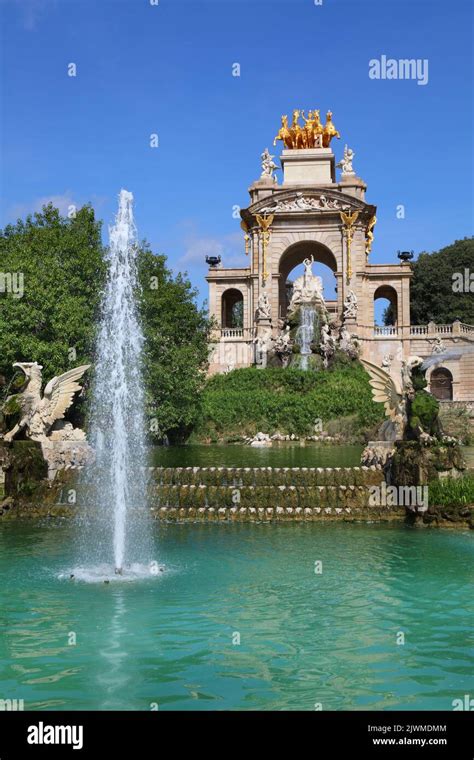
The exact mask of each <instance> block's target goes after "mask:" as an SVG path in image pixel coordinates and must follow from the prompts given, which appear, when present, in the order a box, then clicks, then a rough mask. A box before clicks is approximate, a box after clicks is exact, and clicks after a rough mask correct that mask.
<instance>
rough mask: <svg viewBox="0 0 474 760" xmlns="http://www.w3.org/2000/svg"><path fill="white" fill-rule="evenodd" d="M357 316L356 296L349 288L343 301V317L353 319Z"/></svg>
mask: <svg viewBox="0 0 474 760" xmlns="http://www.w3.org/2000/svg"><path fill="white" fill-rule="evenodd" d="M356 317H357V296H356V294H355V293H354V291H353V290H349V292H348V294H347V297H346V299H345V301H344V319H355V318H356Z"/></svg>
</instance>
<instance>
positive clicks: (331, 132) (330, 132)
mask: <svg viewBox="0 0 474 760" xmlns="http://www.w3.org/2000/svg"><path fill="white" fill-rule="evenodd" d="M333 137H337V138H338V139H339V138H340V137H341V135H340V134H339V132H338V131H337V129H336V127H335V126H334V124H333V123H332V111H328V112H327V114H326V124H325V125H324V130H323V148H329V145H330V143H331V140H332V138H333Z"/></svg>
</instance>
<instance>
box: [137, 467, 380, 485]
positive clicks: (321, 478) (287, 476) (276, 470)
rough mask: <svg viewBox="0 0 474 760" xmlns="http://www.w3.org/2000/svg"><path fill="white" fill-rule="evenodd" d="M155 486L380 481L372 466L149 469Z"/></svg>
mask: <svg viewBox="0 0 474 760" xmlns="http://www.w3.org/2000/svg"><path fill="white" fill-rule="evenodd" d="M148 469H149V476H150V487H151V488H153V487H154V486H215V487H231V488H232V487H233V488H243V487H254V488H257V487H263V486H272V487H279V486H287V487H291V486H295V487H305V488H306V487H316V486H370V485H379V484H380V483H381V482H382V481H383V473H382V471H381V470H380V469H377V468H375V467H150V468H148Z"/></svg>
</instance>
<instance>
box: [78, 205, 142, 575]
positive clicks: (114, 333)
mask: <svg viewBox="0 0 474 760" xmlns="http://www.w3.org/2000/svg"><path fill="white" fill-rule="evenodd" d="M132 204H133V195H132V194H131V193H129V192H127V191H126V190H121V192H120V196H119V209H118V213H117V216H116V220H115V224H114V225H113V227H111V228H110V229H109V237H110V247H109V252H108V265H109V271H108V276H107V282H106V286H105V290H104V293H103V297H102V308H101V320H100V325H99V333H98V338H97V350H96V361H95V380H94V386H93V398H92V409H91V424H90V441H91V444H92V446H93V448H94V450H95V462H94V464H92V465H90V466H89V467H88V468H87V470H88V473H87V475H86V480H87V487H88V491H89V497H88V499H89V500H90V499H92V503H93V505H94V507H96V511H97V514H96V516H95V517H96V520H95V522H94V523H93V526H92V528H93V536H89V537H88V540H89V546H88V549H87V553H88V554H90V553H91V549H92V552H93V553H95V555H96V556H95V559H96V560H99V561H100V562H107V561H113V563H114V569H115V573H116V574H118V575H121V574H122V573H123V572H124V568H125V560H126V559H127V562H128V563H132V562H136V561H138V559H139V558H141V559H142V561H143V559H144V553H145V556H146V552H147V551H148V548H149V547H148V542H147V540H146V539H147V536H146V532H147V529H146V528H144V526H145V524H146V523H147V518H146V511H147V510H146V477H145V467H146V465H147V451H146V443H145V439H146V433H145V415H144V390H143V377H142V374H143V373H142V353H143V342H144V340H143V332H142V329H141V326H140V322H139V319H138V311H137V304H136V299H135V295H136V290H137V286H138V282H137V262H136V257H137V244H136V243H137V233H136V228H135V223H134V220H133V208H132ZM97 518H98V519H97ZM90 543H93V544H94V546H93V547H91V546H90ZM111 550H112V551H113V556H111V555H112V551H111Z"/></svg>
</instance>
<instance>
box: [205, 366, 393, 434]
mask: <svg viewBox="0 0 474 760" xmlns="http://www.w3.org/2000/svg"><path fill="white" fill-rule="evenodd" d="M351 415H356V416H357V421H358V427H359V431H361V430H363V429H367V428H368V427H370V426H371V425H375V424H376V423H377V422H379V421H381V420H382V419H383V407H382V405H378V404H375V403H374V402H373V401H372V394H371V390H370V386H369V378H368V375H367V373H366V372H365V370H364V369H363V367H362V366H361V365H360V364H358V363H357V362H353V363H352V364H351V366H348V367H343V368H335V369H333V370H332V371H326V372H305V371H302V370H299V369H292V368H286V369H282V368H267V369H257V368H253V367H250V368H245V369H237V370H234V371H233V372H229V373H228V374H226V375H214V376H213V377H212V378H210V379H209V381H208V383H207V385H206V387H205V390H204V393H203V398H202V415H201V418H200V422H199V424H198V426H197V430H196V434H197V436H198V437H201V438H206V437H207V438H211V439H216V438H224V437H227V438H231V437H236V436H244V435H253V434H255V433H256V432H258V431H259V430H262V431H264V432H266V433H275V432H277V431H279V432H280V433H282V434H291V433H294V434H295V435H312V434H314V433H315V421H316V420H317V419H321V420H322V423H323V428H324V429H326V426H327V424H328V422H329V421H330V420H334V419H337V418H342V417H346V416H351Z"/></svg>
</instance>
